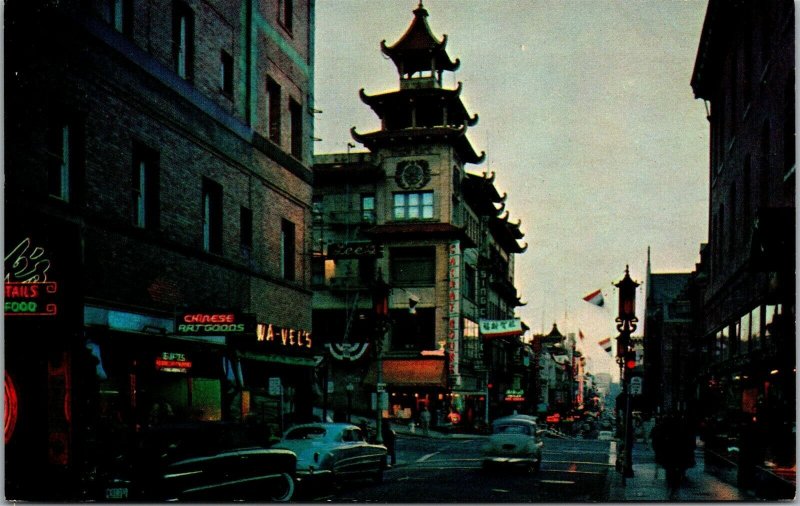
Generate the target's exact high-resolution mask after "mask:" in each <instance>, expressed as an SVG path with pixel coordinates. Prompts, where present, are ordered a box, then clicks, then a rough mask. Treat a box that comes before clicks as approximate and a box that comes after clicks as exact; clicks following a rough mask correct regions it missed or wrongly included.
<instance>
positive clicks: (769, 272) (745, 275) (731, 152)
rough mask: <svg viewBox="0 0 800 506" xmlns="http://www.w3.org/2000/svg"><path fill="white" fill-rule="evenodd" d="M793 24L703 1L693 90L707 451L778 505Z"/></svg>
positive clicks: (789, 426)
mask: <svg viewBox="0 0 800 506" xmlns="http://www.w3.org/2000/svg"><path fill="white" fill-rule="evenodd" d="M794 19H795V14H794V3H793V2H790V1H776V2H766V3H764V2H755V1H742V2H724V1H717V0H711V1H710V2H709V4H708V9H707V12H706V18H705V22H704V25H703V30H702V34H701V36H700V43H699V47H698V53H697V59H696V62H695V67H694V72H693V75H692V80H691V85H692V88H693V90H694V93H695V96H696V97H697V98H700V99H703V100H704V101H705V103H706V105H707V106H708V110H709V122H710V139H711V144H710V150H709V152H710V164H709V188H710V192H709V238H708V246H707V248H706V250H707V251H706V252H705V254H704V255H703V256H702V262H701V265H700V266H699V268H698V273H699V274H701V275H702V279H700V280H699V282H700V283H701V286H703V287H704V293H703V300H702V306H703V311H702V322H701V325H700V334H699V336H698V337H699V340H700V341H699V343H697V349H698V350H699V355H700V356H702V357H703V358H702V361H701V363H700V364H698V372H697V384H698V385H699V386H698V392H697V393H696V395H697V398H698V406H700V407H701V408H702V410H703V413H702V415H703V416H704V428H705V431H706V433H707V434H706V435H707V438H708V439H707V446H706V448H707V450H708V452H710V453H709V455H712V456H713V457H715V458H718V459H719V462H724V463H725V465H732V466H734V467H735V468H736V470H737V472H738V474H739V479H740V482H741V483H743V484H744V485H747V486H751V485H752V486H756V485H757V484H758V483H757V482H758V480H762V482H763V480H766V479H767V478H766V477H771V478H770V479H772V478H774V479H775V480H774V481H772V482H771V485H770V486H769V487H766V488H768V489H770V490H772V492H771V494H775V495H777V496H786V497H791V496H793V494H794V489H795V471H794V463H795V458H796V455H795V427H796V418H795V415H796V388H795V385H796V363H795V356H796V346H795V338H796V334H795V295H796V292H795V248H794V245H795V185H796V179H795V166H796V156H795V150H796V148H795V146H796V144H795V143H796V139H795V68H794V64H795V30H794ZM731 448H736V449H737V450H738V451H736V452H732V451H730V450H729V449H731ZM708 461H709V459H708V458H707V462H708ZM787 469H789V471H788V472H787V471H786V470H787ZM762 471H763V472H762ZM759 476H760V477H759ZM783 478H788V479H789V482H790V483H789V486H788V491H789V492H790V493H789V492H787V488H786V487H783V484H785V483H786V480H783Z"/></svg>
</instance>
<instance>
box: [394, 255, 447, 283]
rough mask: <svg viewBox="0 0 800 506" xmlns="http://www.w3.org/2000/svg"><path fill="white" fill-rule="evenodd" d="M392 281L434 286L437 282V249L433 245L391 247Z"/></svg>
mask: <svg viewBox="0 0 800 506" xmlns="http://www.w3.org/2000/svg"><path fill="white" fill-rule="evenodd" d="M389 262H390V271H391V283H396V284H398V285H406V286H408V285H424V286H432V285H434V284H435V283H436V250H435V249H434V248H433V247H420V248H391V249H390V250H389Z"/></svg>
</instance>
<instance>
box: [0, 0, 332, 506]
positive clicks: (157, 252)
mask: <svg viewBox="0 0 800 506" xmlns="http://www.w3.org/2000/svg"><path fill="white" fill-rule="evenodd" d="M5 7H6V8H5V22H6V30H5V47H6V59H5V86H6V87H5V97H6V102H5V104H6V107H5V112H6V115H5V121H6V123H5V132H6V139H5V140H6V144H5V146H6V149H5V178H6V179H5V182H6V186H5V197H6V202H5V205H6V213H5V246H6V251H5V255H6V256H5V283H6V299H5V328H6V333H5V351H6V354H5V365H6V369H5V371H6V374H5V388H6V399H7V404H6V406H7V409H6V412H5V416H6V424H5V442H6V447H5V448H6V452H5V457H6V461H5V469H6V473H5V476H6V482H5V485H6V486H5V491H6V498H7V499H22V500H35V501H39V500H70V501H72V500H78V499H80V497H81V496H80V493H81V489H82V488H83V487H84V486H85V482H84V481H83V478H85V477H87V476H89V475H91V473H92V469H94V468H95V467H96V466H98V465H99V464H101V463H102V462H103V461H104V459H105V458H108V457H111V456H112V454H113V452H114V451H115V450H116V449H117V447H118V446H119V445H121V444H123V443H124V442H125V441H126V440H127V439H128V438H129V437H130V436H131V435H132V434H134V433H135V432H136V431H139V430H141V429H142V428H144V427H146V426H148V425H152V424H155V423H160V422H161V421H163V420H169V419H172V420H188V419H204V420H218V419H226V420H242V419H245V418H246V419H253V418H256V419H258V420H259V421H261V422H263V423H265V424H271V425H272V427H273V428H274V429H275V430H277V431H280V429H281V428H282V426H283V424H284V423H287V422H288V421H289V420H293V419H304V418H309V417H310V416H311V403H312V402H313V399H314V398H315V397H314V394H315V392H314V389H313V387H312V381H311V380H312V377H313V374H312V372H313V368H314V366H315V365H316V364H317V359H316V358H315V357H317V356H318V353H317V350H318V347H317V345H316V343H315V341H314V339H313V337H312V335H311V333H310V331H311V323H312V322H311V310H310V307H311V298H312V292H311V290H310V264H309V262H308V260H307V256H306V255H304V252H305V251H308V250H309V249H310V238H311V236H310V228H309V227H308V224H309V223H310V221H311V194H312V189H311V181H312V172H311V169H310V162H311V144H312V143H311V142H310V140H311V137H312V134H313V132H312V110H313V107H312V106H313V63H314V61H313V38H314V37H313V36H314V33H313V2H292V1H291V0H281V1H261V2H253V1H250V0H243V1H234V2H216V1H195V0H187V1H180V0H175V1H173V0H141V1H140V0H107V1H106V0H89V1H79V0H75V1H70V0H67V1H61V2H38V1H37V2H22V1H14V2H9V3H7V4H6V6H5ZM42 484H47V486H42Z"/></svg>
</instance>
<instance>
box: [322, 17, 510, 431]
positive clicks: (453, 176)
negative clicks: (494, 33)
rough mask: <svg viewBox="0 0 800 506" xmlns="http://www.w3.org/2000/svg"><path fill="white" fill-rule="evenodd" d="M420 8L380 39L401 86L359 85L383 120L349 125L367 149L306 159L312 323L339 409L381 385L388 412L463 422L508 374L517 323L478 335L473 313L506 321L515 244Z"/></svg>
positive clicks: (485, 407)
mask: <svg viewBox="0 0 800 506" xmlns="http://www.w3.org/2000/svg"><path fill="white" fill-rule="evenodd" d="M427 17H428V12H427V10H426V9H425V8H424V7H423V6H422V5H420V6H419V7H418V8H417V9H415V10H414V18H413V20H412V22H411V25H410V26H409V27H408V29H407V31H406V32H405V34H404V35H403V36H402V37H401V38H400V39H399V40H398V41H397V42H395V43H394V44H392V45H387V44H386V43H385V41H384V42H382V43H381V51H382V53H383V54H384V55H385V56H387V57H388V58H389V59H390V60H391V61H392V62H393V63H394V64H395V66H396V67H397V72H398V76H399V88H398V89H397V90H394V91H389V92H385V93H380V94H376V95H370V94H368V93H366V92H365V91H364V90H361V92H360V97H361V100H362V101H363V102H364V103H365V104H366V105H367V106H369V107H370V108H371V109H372V110H373V111H374V112H375V114H376V115H377V116H378V117H379V118H380V120H381V128H380V130H377V131H374V132H359V131H357V130H356V129H355V128H353V130H352V132H351V133H352V136H353V139H354V140H355V141H357V142H358V143H360V144H361V145H362V146H364V147H365V148H367V150H368V151H367V152H357V153H351V152H349V150H348V152H347V153H338V154H327V155H321V156H317V158H316V163H315V165H314V177H315V179H314V209H315V214H314V218H313V227H314V237H313V241H312V242H313V247H314V249H313V256H312V270H313V281H314V287H315V291H314V331H315V336H316V337H317V339H319V340H320V341H322V342H324V343H325V344H326V346H328V348H329V350H330V352H331V354H330V357H329V359H328V365H329V367H328V368H327V369H326V370H327V371H328V373H327V375H326V376H327V378H328V380H327V381H326V384H330V385H331V386H332V388H331V389H330V390H331V392H330V396H331V398H330V404H331V406H334V405H336V406H339V408H338V409H339V411H342V410H341V406H344V405H345V403H347V405H348V406H350V407H351V408H352V409H353V410H358V411H359V412H361V413H365V412H369V410H370V403H371V396H372V395H374V392H375V390H376V386H377V387H378V390H384V389H385V390H386V392H387V396H388V404H387V406H385V407H386V411H387V413H385V415H386V416H391V417H393V418H398V419H404V420H406V421H408V420H409V419H416V417H417V415H418V414H419V412H420V410H421V409H422V407H423V406H425V407H427V408H428V409H429V410H431V412H432V413H433V414H434V415H435V416H434V421H435V423H448V422H449V421H452V420H458V421H459V422H460V423H462V424H467V425H469V424H474V423H477V422H485V421H486V418H487V416H492V417H493V416H495V413H496V412H497V411H499V410H502V409H503V408H504V405H503V402H504V401H503V395H504V392H505V390H506V389H508V388H511V386H512V384H513V381H514V380H513V377H514V373H513V372H512V370H511V368H509V367H508V364H510V363H512V361H513V357H514V354H515V353H517V351H518V348H519V345H520V335H521V334H522V331H523V325H522V324H521V322H519V320H516V325H515V327H516V330H515V331H512V332H511V333H510V334H508V335H506V336H499V337H496V338H492V339H488V340H485V339H482V336H481V333H480V330H479V323H480V321H481V320H497V321H499V320H514V309H515V307H517V306H519V305H521V304H522V303H521V302H520V300H519V297H518V295H517V291H516V288H515V287H514V255H516V254H519V253H522V252H524V251H525V246H524V245H520V244H519V242H518V241H519V240H520V239H522V237H523V234H522V232H521V231H520V223H518V222H517V223H513V222H510V221H509V219H508V212H505V213H504V206H505V204H504V200H505V196H501V195H499V194H498V191H497V189H496V187H495V186H494V177H495V176H494V174H493V173H492V174H487V173H485V172H484V173H474V172H471V171H470V170H469V166H470V165H476V164H480V163H482V161H483V158H484V156H483V154H480V155H479V154H477V153H476V152H475V150H474V148H473V147H472V144H471V143H470V141H469V139H468V137H467V135H466V134H467V130H468V129H469V127H471V126H474V125H475V124H476V123H477V121H478V117H477V115H475V116H471V115H470V114H469V113H468V112H467V110H466V109H465V106H464V104H463V102H462V100H461V97H460V95H461V92H462V87H461V85H458V87H457V88H455V89H448V88H446V87H444V86H443V85H442V75H443V73H444V72H450V71H454V70H455V69H456V68H458V66H459V61H458V60H455V61H453V60H452V59H451V58H450V56H449V55H448V53H447V50H446V44H447V38H446V37H443V38H442V39H441V40H440V39H437V38H436V37H435V36H434V35H433V33H432V32H431V29H430V27H429V25H428V21H427ZM352 147H353V148H354V147H355V144H353V145H352ZM378 282H385V283H388V285H389V286H388V291H387V294H388V301H387V302H388V307H383V304H384V302H383V301H382V300H378V301H375V300H373V295H374V292H375V287H376V283H378ZM379 299H380V297H379ZM376 308H382V311H385V312H386V313H387V315H388V317H389V320H390V325H389V328H388V331H387V332H386V339H385V340H384V339H383V337H381V338H377V339H376V332H375V321H374V317H373V316H374V310H375V309H376ZM381 335H383V333H381ZM487 343H488V344H487ZM376 345H377V346H376ZM379 355H380V357H382V360H381V364H382V368H381V370H380V373H381V374H382V378H383V380H382V381H378V378H377V373H378V370H377V369H376V365H377V361H376V358H377V357H378V356H379ZM376 382H377V383H381V384H380V385H376ZM490 384H491V385H492V389H491V391H490V389H489V385H490ZM487 396H488V397H487ZM490 410H493V411H492V415H490V414H489V412H490ZM448 416H449V418H448Z"/></svg>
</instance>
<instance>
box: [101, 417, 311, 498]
mask: <svg viewBox="0 0 800 506" xmlns="http://www.w3.org/2000/svg"><path fill="white" fill-rule="evenodd" d="M254 436H255V435H254V434H252V432H251V431H250V430H248V428H247V427H245V426H243V425H241V424H235V423H225V422H190V423H175V424H168V425H160V426H157V427H154V428H152V429H147V430H145V431H144V432H142V433H140V434H137V435H136V436H135V437H134V441H133V444H132V445H131V446H130V448H129V449H128V450H127V451H125V452H124V454H122V455H118V456H117V457H116V458H115V459H114V461H113V462H112V463H110V464H109V465H108V467H102V466H101V467H100V468H99V469H98V472H97V474H96V477H95V481H96V486H95V487H94V492H95V494H94V495H96V496H97V497H95V499H96V500H99V501H114V500H131V501H136V502H143V501H171V500H177V501H203V502H212V501H215V502H220V501H225V502H230V501H235V500H258V501H266V500H270V501H289V500H290V499H291V498H292V496H293V495H294V490H295V477H294V474H295V469H296V462H297V457H296V456H295V454H294V453H292V452H291V451H289V450H285V449H281V450H278V449H272V448H266V447H264V446H262V445H263V444H266V443H260V442H259V441H257V440H255V437H254Z"/></svg>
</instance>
